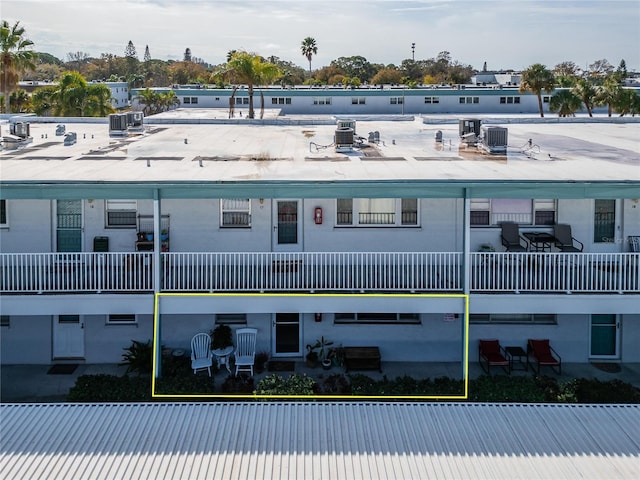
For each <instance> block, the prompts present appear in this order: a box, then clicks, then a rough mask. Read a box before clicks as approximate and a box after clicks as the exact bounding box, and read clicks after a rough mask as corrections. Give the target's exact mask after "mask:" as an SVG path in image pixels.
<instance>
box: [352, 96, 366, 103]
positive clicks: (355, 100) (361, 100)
mask: <svg viewBox="0 0 640 480" xmlns="http://www.w3.org/2000/svg"><path fill="white" fill-rule="evenodd" d="M365 102H366V99H365V98H364V97H351V105H364V104H365Z"/></svg>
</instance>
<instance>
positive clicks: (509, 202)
mask: <svg viewBox="0 0 640 480" xmlns="http://www.w3.org/2000/svg"><path fill="white" fill-rule="evenodd" d="M556 210H557V204H556V201H555V200H553V199H535V200H531V199H528V198H472V199H471V212H470V217H471V225H472V226H482V225H499V224H500V223H502V222H516V223H518V224H520V225H540V226H542V225H555V223H556Z"/></svg>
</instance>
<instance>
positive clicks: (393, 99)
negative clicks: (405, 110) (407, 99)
mask: <svg viewBox="0 0 640 480" xmlns="http://www.w3.org/2000/svg"><path fill="white" fill-rule="evenodd" d="M389 103H390V104H391V105H402V104H403V103H404V98H402V97H390V98H389Z"/></svg>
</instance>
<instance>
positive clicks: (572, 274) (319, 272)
mask: <svg viewBox="0 0 640 480" xmlns="http://www.w3.org/2000/svg"><path fill="white" fill-rule="evenodd" d="M153 255H154V254H153V252H135V253H3V254H0V292H2V293H45V292H52V293H63V292H70V293H73V292H78V293H82V292H139V291H153V290H154V275H153ZM161 258H162V260H161V272H160V279H161V285H160V288H159V290H160V291H167V292H232V291H257V292H268V291H356V292H357V291H367V292H370V291H380V292H394V291H402V292H407V291H408V292H414V291H416V292H429V291H437V292H460V291H462V290H463V268H462V259H463V255H462V253H460V252H326V253H324V252H305V253H273V252H247V253H212V252H209V253H181V252H166V253H162V257H161ZM469 279H470V290H471V292H483V293H506V292H512V293H520V292H537V293H563V292H567V293H569V292H571V293H621V294H622V293H640V253H555V252H554V253H543V252H539V253H534V252H531V253H506V252H505V253H502V252H500V253H497V252H477V253H476V252H474V253H471V254H470V269H469Z"/></svg>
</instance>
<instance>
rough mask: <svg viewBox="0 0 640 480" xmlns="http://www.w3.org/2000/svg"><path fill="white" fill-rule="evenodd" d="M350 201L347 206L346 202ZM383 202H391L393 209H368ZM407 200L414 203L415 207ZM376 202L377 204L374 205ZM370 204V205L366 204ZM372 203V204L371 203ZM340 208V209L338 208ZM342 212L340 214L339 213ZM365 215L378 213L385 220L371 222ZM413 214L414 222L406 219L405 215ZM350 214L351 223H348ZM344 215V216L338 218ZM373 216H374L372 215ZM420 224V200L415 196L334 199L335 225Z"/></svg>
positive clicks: (399, 225) (402, 225)
mask: <svg viewBox="0 0 640 480" xmlns="http://www.w3.org/2000/svg"><path fill="white" fill-rule="evenodd" d="M349 201H350V202H351V205H350V207H349V204H348V202H349ZM385 202H389V203H390V202H393V207H392V208H393V211H391V208H389V211H386V212H382V211H368V210H367V209H372V208H373V209H374V210H375V208H376V207H379V206H382V205H383V204H384V203H385ZM408 202H412V203H414V204H415V209H414V208H412V205H409V204H408ZM376 203H378V204H379V205H375V204H376ZM367 204H370V205H367ZM371 204H373V205H371ZM339 209H341V210H339ZM340 213H342V215H340ZM366 215H372V216H373V215H379V216H380V218H381V219H384V218H386V220H383V221H380V222H378V223H371V222H369V221H367V220H366ZM385 215H386V217H385ZM409 215H412V216H415V222H410V221H409V220H406V219H405V218H406V216H409ZM349 216H350V220H351V223H348V220H349ZM340 217H344V218H340ZM373 218H375V217H373ZM419 226H420V202H418V199H417V198H340V199H336V227H359V228H364V227H374V228H379V227H383V228H389V227H419Z"/></svg>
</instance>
